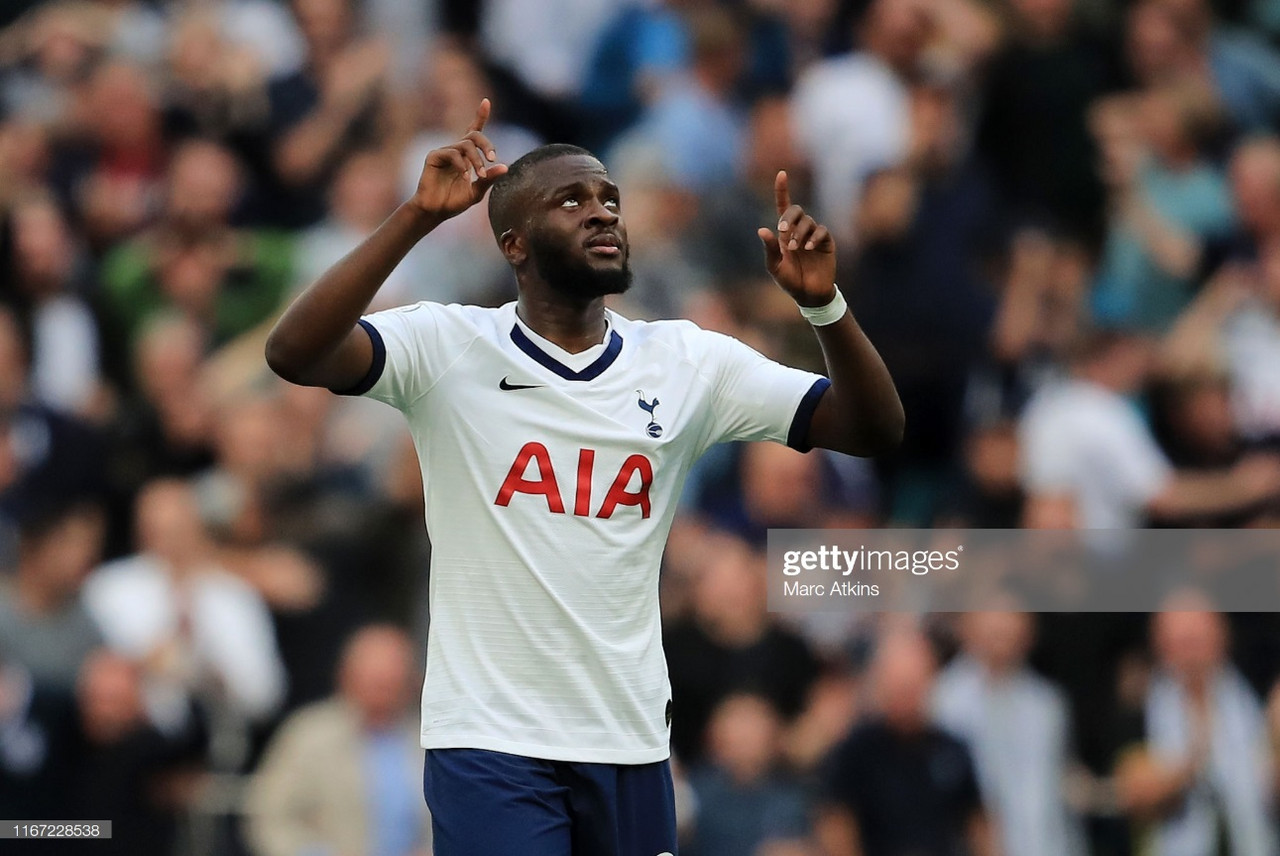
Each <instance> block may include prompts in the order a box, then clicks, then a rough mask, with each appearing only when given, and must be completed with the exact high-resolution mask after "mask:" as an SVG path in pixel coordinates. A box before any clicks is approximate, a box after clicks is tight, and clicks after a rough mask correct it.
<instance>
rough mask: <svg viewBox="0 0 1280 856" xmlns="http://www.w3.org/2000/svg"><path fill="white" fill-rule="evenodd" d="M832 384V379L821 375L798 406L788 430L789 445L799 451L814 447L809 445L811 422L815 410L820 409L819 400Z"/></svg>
mask: <svg viewBox="0 0 1280 856" xmlns="http://www.w3.org/2000/svg"><path fill="white" fill-rule="evenodd" d="M830 386H831V381H829V380H827V379H826V378H825V377H820V378H818V379H817V380H815V381H814V382H813V386H811V387H809V391H808V392H806V393H805V394H804V398H802V399H800V404H799V405H798V406H797V407H796V415H795V417H794V418H792V420H791V430H789V431H788V432H787V445H788V446H790V447H791V448H793V449H795V450H796V451H798V452H807V451H809V450H810V449H812V448H813V446H811V445H809V423H811V422H812V421H813V412H814V411H815V410H817V409H818V402H819V401H821V400H822V395H823V393H825V392H826V391H827V389H828V387H830Z"/></svg>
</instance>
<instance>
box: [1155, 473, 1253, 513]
mask: <svg viewBox="0 0 1280 856" xmlns="http://www.w3.org/2000/svg"><path fill="white" fill-rule="evenodd" d="M1264 499H1266V494H1265V493H1264V492H1262V491H1257V490H1249V489H1246V488H1244V487H1242V486H1241V485H1239V484H1238V483H1237V480H1236V479H1235V478H1234V477H1233V476H1232V474H1231V473H1230V472H1216V473H1180V474H1178V475H1176V476H1174V477H1173V479H1172V480H1171V481H1170V482H1169V484H1168V485H1166V486H1165V488H1164V490H1162V491H1160V493H1159V494H1158V495H1157V496H1156V497H1155V498H1154V499H1152V500H1151V502H1149V503H1148V504H1147V512H1148V513H1149V514H1150V515H1151V516H1152V517H1154V518H1156V519H1158V520H1164V521H1170V522H1172V521H1176V520H1181V519H1186V518H1188V517H1197V516H1200V515H1213V514H1231V513H1233V512H1238V511H1246V510H1248V509H1249V508H1251V507H1253V506H1255V505H1257V504H1258V503H1260V502H1262V501H1263V500H1264Z"/></svg>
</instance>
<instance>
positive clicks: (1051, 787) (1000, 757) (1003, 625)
mask: <svg viewBox="0 0 1280 856" xmlns="http://www.w3.org/2000/svg"><path fill="white" fill-rule="evenodd" d="M1033 622H1034V619H1033V617H1032V616H1031V615H1029V614H1027V613H1022V612H972V613H966V614H964V615H962V616H960V637H961V653H960V654H959V655H958V656H957V657H956V658H955V659H954V660H953V661H952V662H951V663H950V664H949V665H948V666H947V668H946V669H944V670H943V672H942V674H941V675H939V676H938V681H937V683H936V684H935V686H934V691H933V709H934V716H935V720H936V722H937V724H938V725H939V726H940V727H942V728H944V729H946V730H947V731H949V732H951V733H952V734H954V735H956V736H957V737H959V738H961V739H962V740H964V742H965V744H966V745H967V746H968V748H969V751H970V752H971V753H972V755H973V761H974V765H975V766H976V768H977V775H978V785H979V788H980V790H981V791H982V795H983V802H984V803H985V804H986V805H987V806H989V807H990V809H991V814H992V817H993V818H994V820H995V823H996V825H997V827H998V829H999V835H1000V840H1001V842H1002V851H1001V852H1003V853H1009V854H1014V853H1037V854H1041V856H1069V855H1070V854H1074V856H1080V854H1083V853H1085V852H1086V851H1085V849H1084V839H1083V830H1082V829H1081V828H1080V827H1079V826H1078V825H1077V823H1076V820H1075V818H1073V817H1072V816H1071V814H1070V809H1069V808H1068V805H1067V801H1066V783H1067V775H1068V773H1069V771H1070V766H1071V761H1072V759H1071V751H1072V750H1071V745H1070V743H1071V722H1070V714H1069V711H1068V708H1067V701H1066V698H1065V697H1064V696H1063V694H1062V693H1061V692H1060V691H1059V690H1058V689H1057V688H1056V687H1054V686H1053V685H1052V684H1051V683H1049V682H1048V681H1046V680H1045V679H1044V678H1042V677H1040V676H1039V675H1037V674H1036V673H1035V672H1033V671H1032V670H1031V669H1030V668H1029V667H1028V666H1027V655H1028V653H1029V652H1030V650H1031V641H1032V636H1033V633H1034V627H1033Z"/></svg>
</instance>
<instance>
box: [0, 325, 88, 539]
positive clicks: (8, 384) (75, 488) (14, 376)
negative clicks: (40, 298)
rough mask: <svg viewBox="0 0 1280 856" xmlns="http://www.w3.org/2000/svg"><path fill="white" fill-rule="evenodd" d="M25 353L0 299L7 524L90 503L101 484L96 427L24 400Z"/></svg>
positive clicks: (0, 496)
mask: <svg viewBox="0 0 1280 856" xmlns="http://www.w3.org/2000/svg"><path fill="white" fill-rule="evenodd" d="M29 354H30V348H29V343H28V340H27V339H26V337H25V336H24V335H23V330H22V329H21V327H20V326H19V324H18V320H17V317H16V316H15V315H14V314H13V312H12V311H10V310H9V309H8V308H6V307H5V306H4V305H3V304H0V432H2V433H4V434H5V435H6V436H5V442H4V444H3V446H4V449H5V450H6V451H7V455H6V456H5V457H6V460H5V466H3V467H0V470H3V471H4V472H3V474H2V477H0V519H3V520H6V521H7V522H10V523H13V522H21V521H22V520H27V519H31V518H36V517H40V516H41V515H43V514H45V513H46V512H48V511H49V510H50V509H52V508H61V507H64V506H66V505H69V504H76V503H80V502H85V501H87V502H90V503H92V502H94V501H96V499H97V498H99V497H100V496H101V495H102V492H103V488H104V485H105V472H104V469H105V467H104V455H103V438H102V436H101V434H100V432H99V431H98V430H96V429H95V428H93V427H92V426H90V425H89V424H87V423H85V422H83V421H80V420H78V419H76V418H74V417H71V416H68V415H65V414H61V413H58V412H56V411H53V410H50V409H49V408H47V407H44V406H42V405H40V404H38V403H36V402H33V401H32V400H31V399H30V395H29V392H28V371H29V368H30V362H29ZM0 549H3V546H0Z"/></svg>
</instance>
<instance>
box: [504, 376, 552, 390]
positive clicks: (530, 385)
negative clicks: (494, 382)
mask: <svg viewBox="0 0 1280 856" xmlns="http://www.w3.org/2000/svg"><path fill="white" fill-rule="evenodd" d="M543 386H546V384H545V383H509V382H508V381H507V379H506V378H505V377H504V378H503V379H502V380H500V381H498V389H501V390H505V391H507V392H510V391H511V390H513V389H538V388H539V387H543Z"/></svg>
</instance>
